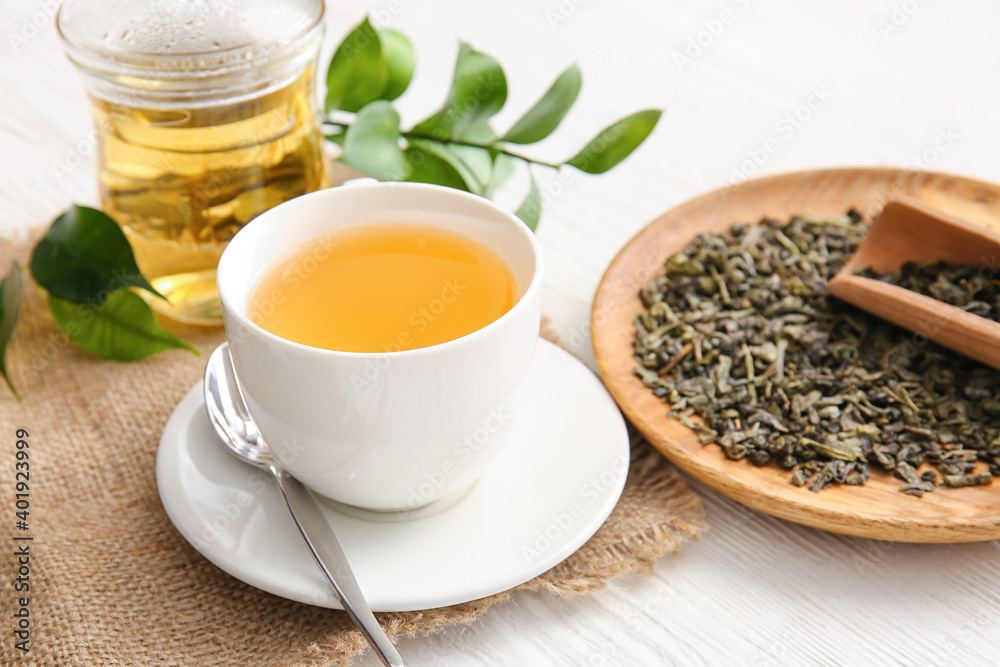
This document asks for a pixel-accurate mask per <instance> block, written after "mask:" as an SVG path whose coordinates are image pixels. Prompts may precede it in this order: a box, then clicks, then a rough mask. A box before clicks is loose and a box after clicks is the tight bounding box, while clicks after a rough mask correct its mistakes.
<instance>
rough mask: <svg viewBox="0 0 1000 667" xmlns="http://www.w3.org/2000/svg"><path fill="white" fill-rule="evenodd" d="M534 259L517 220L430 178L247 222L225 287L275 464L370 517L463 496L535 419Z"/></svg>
mask: <svg viewBox="0 0 1000 667" xmlns="http://www.w3.org/2000/svg"><path fill="white" fill-rule="evenodd" d="M541 265H542V259H541V250H540V248H539V245H538V242H537V241H536V239H535V237H534V235H533V234H532V233H531V231H530V230H529V229H528V228H527V227H526V226H525V225H524V223H522V222H521V221H520V220H518V219H517V218H516V217H515V216H513V215H512V214H510V213H508V212H506V211H504V210H502V209H500V208H499V207H497V206H496V205H494V204H493V203H492V202H490V201H488V200H486V199H483V198H481V197H477V196H475V195H470V194H468V193H464V192H460V191H457V190H453V189H449V188H444V187H439V186H434V185H425V184H418V183H371V184H357V185H355V184H349V185H347V186H342V187H339V188H332V189H328V190H321V191H318V192H315V193H311V194H307V195H303V196H301V197H298V198H296V199H293V200H291V201H288V202H285V203H283V204H281V205H279V206H277V207H275V208H273V209H270V210H268V211H266V212H265V213H263V214H261V215H260V216H259V217H257V218H256V219H254V220H253V221H252V222H251V223H249V224H248V225H247V226H246V227H245V228H244V229H243V230H242V231H240V233H239V234H238V235H237V236H236V237H235V238H234V239H233V240H232V241H231V242H230V244H229V246H228V247H227V248H226V250H225V252H224V253H223V255H222V259H221V261H220V263H219V269H218V287H219V295H220V297H221V300H222V306H223V316H224V320H225V324H226V335H227V338H228V340H229V349H230V353H231V355H232V358H233V365H234V367H235V369H236V375H237V379H238V381H239V385H240V388H241V390H242V392H243V394H244V398H245V399H246V403H247V406H248V408H249V409H250V413H251V415H252V416H253V418H254V421H255V422H256V423H257V425H258V427H259V428H260V430H261V434H262V435H263V437H264V439H265V440H266V441H267V443H268V445H269V446H270V447H271V449H272V451H273V453H274V455H275V457H276V458H277V459H278V461H279V462H280V463H281V464H282V465H283V466H284V467H285V468H286V469H287V470H288V471H289V472H290V473H291V474H292V475H294V476H295V477H297V478H298V479H299V480H301V481H302V482H303V483H304V484H305V485H307V486H309V487H310V488H312V489H313V490H314V491H316V492H318V493H319V494H321V495H323V496H326V497H328V498H331V499H333V500H336V501H339V502H341V503H345V504H347V505H352V506H355V507H361V508H364V509H368V510H378V511H405V510H411V509H416V508H418V507H423V506H426V505H428V504H430V503H434V502H437V501H441V500H442V499H445V498H448V497H454V495H455V494H457V493H459V492H461V491H463V490H464V489H466V488H468V487H469V486H470V485H471V484H472V483H474V482H475V481H476V480H477V479H478V478H479V477H481V476H482V475H483V474H484V473H485V472H486V471H487V469H488V467H489V465H490V463H491V462H492V461H493V460H494V459H495V458H496V457H497V455H498V454H499V453H500V452H501V451H502V449H503V447H504V445H505V444H506V442H507V441H508V440H509V439H510V437H511V436H512V422H513V419H514V418H515V416H516V415H518V414H519V413H521V412H522V411H523V410H524V409H525V408H526V406H524V405H522V403H523V401H522V400H521V399H523V398H524V392H519V391H518V389H519V388H520V387H521V385H522V384H523V383H524V380H525V378H526V377H527V375H528V371H529V369H530V367H531V363H532V359H533V356H534V351H535V346H536V343H537V340H538V327H539V317H540V314H539V297H540V295H539V290H540V282H541Z"/></svg>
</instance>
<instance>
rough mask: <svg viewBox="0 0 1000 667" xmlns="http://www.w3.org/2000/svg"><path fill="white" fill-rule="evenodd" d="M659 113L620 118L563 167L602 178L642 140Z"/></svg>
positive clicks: (657, 118) (650, 110)
mask: <svg viewBox="0 0 1000 667" xmlns="http://www.w3.org/2000/svg"><path fill="white" fill-rule="evenodd" d="M662 113H663V112H662V111H661V110H660V109H646V110H645V111H639V112H636V113H634V114H632V115H631V116H629V117H628V118H623V119H622V120H620V121H618V122H617V123H615V124H613V125H611V126H610V127H608V128H607V129H605V130H604V131H603V132H601V133H600V134H598V135H597V136H596V137H594V139H593V140H592V141H591V142H590V143H589V144H587V147H586V148H584V149H583V150H582V151H580V152H579V153H577V154H576V155H575V156H574V157H573V158H571V159H570V160H567V161H566V164H568V165H570V166H571V167H576V168H577V169H579V170H580V171H585V172H587V173H588V174H603V173H604V172H606V171H607V170H609V169H611V168H612V167H614V166H615V165H616V164H618V163H619V162H621V161H622V160H624V159H625V158H627V157H628V156H629V154H630V153H631V152H632V151H634V150H635V149H636V148H637V147H638V146H639V144H641V143H642V142H643V141H645V140H646V137H648V136H649V133H650V132H652V131H653V128H654V127H656V122H657V121H658V120H660V114H662Z"/></svg>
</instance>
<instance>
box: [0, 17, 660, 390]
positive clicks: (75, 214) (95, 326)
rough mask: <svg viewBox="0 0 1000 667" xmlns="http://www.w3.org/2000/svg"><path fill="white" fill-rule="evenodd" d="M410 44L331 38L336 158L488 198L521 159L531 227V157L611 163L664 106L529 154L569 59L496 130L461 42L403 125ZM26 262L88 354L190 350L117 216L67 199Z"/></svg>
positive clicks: (383, 36)
mask: <svg viewBox="0 0 1000 667" xmlns="http://www.w3.org/2000/svg"><path fill="white" fill-rule="evenodd" d="M415 68H416V52H415V50H414V48H413V44H412V43H411V42H410V40H409V39H408V38H407V37H406V35H404V34H402V33H401V32H398V31H396V30H391V29H388V28H375V27H374V26H372V24H371V23H370V22H369V21H368V20H367V19H365V20H364V21H362V22H361V24H360V25H358V26H357V27H356V28H354V29H353V30H352V31H351V32H350V33H349V34H348V35H347V37H346V38H345V39H344V41H343V42H341V44H340V45H339V46H338V47H337V50H336V52H335V53H334V55H333V58H332V59H331V61H330V65H329V68H328V70H327V74H326V84H327V93H326V99H325V104H324V107H325V117H324V130H325V132H326V138H327V139H328V140H329V141H331V142H333V143H335V144H337V145H338V146H340V148H341V154H340V158H339V159H340V160H341V161H342V162H344V163H346V164H348V165H350V166H351V167H353V168H355V169H357V170H358V171H361V172H363V173H365V174H368V175H370V176H374V177H375V178H378V179H381V180H386V181H414V182H421V183H433V184H437V185H443V186H447V187H450V188H456V189H460V190H466V191H468V192H473V193H475V194H478V195H482V196H485V197H491V196H492V195H493V194H494V193H495V192H496V190H497V188H499V187H500V185H502V184H503V183H504V182H505V181H506V180H507V179H508V178H509V177H510V176H511V175H512V174H513V173H514V172H515V171H516V170H517V169H518V168H519V167H521V168H524V169H526V170H527V172H528V193H527V195H526V196H525V198H524V201H523V202H522V203H521V205H520V206H519V207H518V209H517V211H516V214H517V215H518V216H519V217H520V218H521V219H522V220H524V222H525V224H527V225H528V227H530V228H531V229H532V230H535V229H536V228H537V226H538V223H539V220H540V219H541V214H542V195H541V190H540V189H539V187H538V182H537V181H536V179H535V174H534V173H533V172H532V168H539V167H542V168H551V169H563V168H565V167H572V168H574V169H578V170H580V171H583V172H585V173H588V174H602V173H604V172H606V171H608V170H609V169H612V168H614V167H615V166H616V165H618V164H619V163H620V162H621V161H622V160H624V159H625V158H627V157H628V156H629V155H630V154H631V153H632V151H634V150H635V149H636V148H637V147H638V146H639V145H640V144H642V142H643V141H645V139H646V137H648V136H649V133H650V132H652V131H653V128H654V127H656V124H657V122H658V121H659V119H660V114H661V111H660V110H659V109H647V110H644V111H639V112H637V113H634V114H632V115H630V116H628V117H626V118H623V119H622V120H619V121H618V122H616V123H614V124H612V125H611V126H609V127H607V128H605V129H604V130H602V131H601V132H599V133H598V134H597V136H595V137H594V138H593V139H592V140H591V141H590V142H588V143H587V145H586V146H585V147H584V148H583V149H582V150H581V151H579V152H578V153H577V154H576V155H574V156H573V157H571V158H569V159H568V160H565V161H563V162H553V161H548V160H542V159H538V158H535V157H531V156H529V155H526V154H524V153H523V152H522V150H521V148H520V147H521V146H526V145H530V144H534V143H537V142H539V141H542V140H543V139H545V138H546V137H548V136H549V135H551V134H552V133H553V132H554V131H555V130H556V129H557V128H558V127H559V125H560V124H561V123H562V121H563V119H564V118H565V117H566V114H567V113H569V111H570V109H571V108H572V107H573V104H574V103H575V102H576V99H577V97H578V95H579V94H580V87H581V85H582V83H583V76H582V74H581V73H580V69H579V67H577V66H576V65H570V66H569V67H568V68H566V70H565V71H563V72H562V73H561V74H560V75H559V76H558V77H557V78H556V80H555V81H554V82H553V83H552V85H551V86H550V87H549V89H548V90H547V91H546V92H545V94H544V95H542V97H541V98H540V99H539V100H538V101H537V102H536V103H535V104H534V105H533V106H532V107H531V108H530V109H528V110H527V111H526V112H525V113H524V114H522V115H521V117H520V118H519V119H518V120H517V121H516V122H515V123H514V124H513V125H512V126H511V127H510V129H508V130H507V131H506V132H504V133H503V134H499V133H498V132H497V131H496V130H494V129H493V127H492V126H491V125H490V121H491V119H492V118H493V117H494V116H495V115H496V114H497V113H498V112H499V111H500V110H501V109H502V108H503V107H504V104H505V103H506V102H507V77H506V75H505V74H504V71H503V68H502V67H501V66H500V64H499V63H498V62H497V61H496V60H494V59H493V58H492V57H490V56H489V55H487V54H485V53H481V52H479V51H476V50H475V49H473V48H472V47H471V46H469V45H468V44H466V43H461V44H460V46H459V50H458V59H457V60H456V62H455V72H454V76H453V77H452V82H451V88H450V89H449V91H448V95H447V97H446V98H445V100H444V103H443V104H442V105H441V107H440V108H439V109H438V110H437V111H435V112H434V113H433V114H431V115H430V116H428V117H427V118H425V119H424V120H422V121H420V122H419V123H417V124H416V125H414V126H413V127H412V128H410V129H408V130H407V129H403V128H401V127H400V117H399V113H398V112H397V111H396V110H395V108H393V105H392V102H393V100H395V99H397V98H398V97H399V96H400V95H402V94H403V93H404V92H406V90H407V89H408V88H409V86H410V83H411V81H412V80H413V73H414V70H415ZM29 269H30V271H31V273H32V275H33V276H34V278H35V281H36V282H37V283H38V285H39V286H40V287H42V288H43V289H44V290H45V291H46V293H47V299H48V306H49V311H50V312H51V314H52V316H53V319H54V320H55V322H56V324H57V325H58V326H59V328H60V329H62V331H63V332H65V333H66V334H67V335H68V336H69V337H70V338H71V339H72V340H74V341H75V342H76V343H78V344H79V345H80V346H81V347H83V348H84V349H86V350H87V351H89V352H90V353H92V354H94V355H96V356H98V357H100V358H102V359H113V360H117V361H135V360H138V359H144V358H145V357H148V356H149V355H152V354H156V353H158V352H162V351H164V350H169V349H183V350H188V351H191V352H194V353H195V354H197V353H198V352H197V350H196V349H195V348H194V347H192V346H191V345H190V344H188V343H186V342H185V341H183V340H181V339H180V338H178V337H177V336H175V335H174V334H173V333H171V332H170V331H168V330H167V329H165V328H164V327H163V326H162V325H161V324H160V323H159V322H158V321H157V319H156V316H155V315H154V313H153V310H152V309H151V308H150V306H149V304H148V303H146V301H145V300H144V299H143V298H142V297H141V296H139V294H137V293H136V290H144V291H146V292H148V293H149V294H151V295H153V297H155V298H164V297H163V295H162V294H160V293H159V292H157V291H156V289H155V288H154V287H153V285H152V284H150V282H149V281H148V280H147V279H146V278H145V277H143V275H142V273H141V272H140V271H139V267H138V266H137V265H136V261H135V256H134V255H133V253H132V249H131V247H130V246H129V244H128V240H127V239H126V238H125V235H124V234H123V233H122V231H121V229H120V228H119V226H118V225H117V224H115V222H114V220H112V219H111V218H110V217H109V216H107V215H106V214H105V213H103V212H101V211H99V210H96V209H93V208H87V207H85V206H74V207H72V208H70V209H69V210H67V211H66V212H65V213H63V214H62V215H60V216H59V217H58V218H56V220H55V221H54V222H53V223H52V225H51V227H50V228H49V230H48V232H47V233H46V235H45V237H44V238H42V240H41V241H39V243H38V245H37V246H36V247H35V249H34V251H33V253H32V255H31V262H30V266H29ZM22 282H23V281H22V278H21V267H19V266H18V265H17V264H15V265H14V267H13V269H11V271H10V273H8V275H7V276H6V277H5V278H4V279H3V280H2V281H0V374H2V375H3V378H4V380H5V381H6V383H7V386H8V387H9V388H10V390H11V392H12V393H13V394H14V395H15V396H16V397H18V398H20V395H19V394H18V392H17V389H16V388H15V387H14V384H13V382H12V380H11V377H10V372H9V367H8V364H7V348H8V347H9V344H10V341H11V338H12V336H13V334H14V328H15V326H16V325H17V319H18V312H19V310H20V305H21V292H22V287H23V285H22Z"/></svg>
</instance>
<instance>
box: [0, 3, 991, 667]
mask: <svg viewBox="0 0 1000 667" xmlns="http://www.w3.org/2000/svg"><path fill="white" fill-rule="evenodd" d="M50 4H51V5H54V4H55V2H54V0H21V1H19V2H17V3H14V2H13V1H9V2H5V3H3V5H2V6H0V40H2V43H0V92H2V94H0V234H3V235H7V236H13V237H20V236H22V235H23V234H24V233H25V232H26V230H30V229H33V228H36V227H38V226H40V225H44V224H47V223H48V222H50V221H51V219H52V218H53V217H54V216H55V214H57V213H58V212H59V211H61V210H62V209H63V208H65V207H66V206H67V205H68V204H69V203H70V202H73V201H78V202H83V203H96V191H95V171H94V164H93V156H92V142H93V130H92V127H91V122H90V117H89V114H88V111H87V108H86V106H85V101H84V96H83V92H82V90H81V87H80V84H79V81H78V79H77V77H76V74H75V72H74V71H73V69H72V68H71V66H70V64H69V62H68V61H67V60H66V59H65V58H64V57H63V55H62V53H61V52H60V49H59V45H58V41H57V39H56V35H55V31H54V29H53V27H52V23H51V20H49V19H47V18H46V17H45V16H44V15H45V14H46V13H47V12H48V13H51V9H52V8H51V6H50ZM328 4H329V6H328V14H329V32H328V35H327V44H326V53H329V52H330V51H331V50H332V48H333V45H334V44H335V43H337V42H339V40H340V38H341V37H342V36H343V35H344V33H345V32H346V31H347V30H348V28H349V27H351V26H353V25H354V24H356V23H357V22H358V21H359V20H360V18H361V16H362V13H363V12H364V11H365V9H366V8H367V10H368V11H370V12H372V13H373V16H374V18H375V19H376V22H377V23H379V24H382V25H385V24H386V23H388V24H390V25H392V26H393V27H395V28H399V29H401V30H403V31H404V32H406V33H407V34H409V35H410V36H411V37H412V38H413V40H414V42H415V44H416V47H417V52H418V57H419V64H418V73H417V77H416V79H415V81H414V84H413V86H412V87H411V90H410V92H408V93H407V95H406V96H405V97H404V98H403V99H402V100H401V108H402V111H403V116H404V123H412V122H414V121H416V120H419V119H420V118H421V117H423V116H424V115H426V114H427V113H429V112H430V111H432V110H433V109H435V108H436V107H437V105H438V104H439V103H440V101H441V99H442V98H443V96H444V94H445V91H446V90H447V86H448V83H449V80H450V76H451V69H452V65H453V58H454V55H455V52H456V50H457V43H458V38H459V37H461V38H462V39H464V40H466V41H469V42H471V43H472V44H474V45H475V46H476V47H477V48H478V49H480V50H484V51H486V52H488V53H490V54H492V55H494V56H495V57H497V58H498V60H499V61H500V62H501V63H502V64H503V65H504V66H505V68H506V71H507V75H508V80H509V83H510V95H509V101H508V107H509V108H508V109H507V110H505V111H504V112H502V113H501V114H500V116H499V117H498V126H499V127H506V126H507V125H508V124H510V123H512V122H513V120H514V119H515V118H516V117H517V115H519V113H520V112H521V111H523V110H524V109H526V108H527V106H528V105H530V104H531V103H532V102H533V101H534V100H535V99H536V97H537V96H538V95H540V94H541V92H542V91H543V90H545V88H546V87H547V86H548V84H549V83H550V82H551V80H552V79H553V78H554V77H555V76H556V75H557V74H558V73H559V72H560V71H561V70H562V69H563V68H564V67H565V66H566V65H568V64H569V63H570V62H572V61H574V60H576V61H577V62H579V63H580V65H581V67H582V69H583V72H584V88H583V91H582V94H581V97H580V101H579V102H578V104H577V107H576V108H575V109H574V110H573V111H572V112H571V114H570V116H569V117H568V119H567V121H566V123H565V125H566V127H564V128H563V129H562V131H560V132H559V133H558V135H557V136H554V137H551V138H550V139H548V140H546V141H545V142H544V143H543V144H540V145H539V146H538V147H532V149H531V150H532V151H533V152H534V153H537V155H538V156H539V157H542V158H548V159H560V158H565V157H568V156H569V155H571V154H572V152H574V151H575V149H577V148H579V147H580V146H581V145H582V144H583V142H584V141H585V140H586V139H588V138H589V137H590V136H591V135H593V134H594V133H595V132H596V131H597V130H598V129H599V128H600V127H603V126H604V125H606V124H607V123H608V122H610V121H611V120H612V119H614V118H617V117H619V116H621V115H624V114H626V113H628V112H631V111H633V110H636V109H638V108H642V107H648V106H665V107H666V108H667V113H666V114H665V115H664V118H663V120H662V121H661V124H660V126H659V127H658V128H657V130H656V131H655V133H654V134H653V135H652V136H651V138H650V140H649V141H648V142H647V144H646V145H644V146H643V147H642V148H641V149H640V150H639V152H637V153H636V154H635V155H634V156H633V157H632V158H631V159H630V160H629V161H628V162H626V163H625V164H624V165H623V166H621V167H619V168H618V169H616V170H615V171H613V172H611V173H609V174H607V175H605V176H603V177H600V178H593V177H589V176H585V175H581V174H576V173H574V174H573V178H572V181H571V182H570V183H569V184H568V185H566V186H564V187H563V188H562V192H557V184H556V181H555V178H554V174H549V173H543V172H540V175H541V176H542V179H543V182H544V186H545V187H547V188H548V191H549V192H550V194H551V199H552V203H551V205H550V206H549V207H548V210H547V211H546V213H545V214H544V218H543V221H542V227H541V229H540V232H539V238H540V239H541V241H542V244H543V246H544V247H545V252H546V261H547V275H546V280H545V304H544V309H545V312H547V313H548V314H549V315H550V316H551V317H552V318H553V319H554V321H555V324H556V325H557V327H558V329H559V331H560V333H561V334H562V336H563V337H564V339H566V340H567V341H568V342H569V343H570V344H571V345H572V346H573V347H574V348H575V349H576V350H577V351H578V353H579V354H581V355H582V356H583V357H584V358H585V359H588V360H589V361H590V362H592V360H593V359H592V356H591V354H590V351H589V338H588V335H587V333H588V331H587V320H588V310H589V305H590V300H591V297H592V295H593V292H594V289H595V287H596V285H597V282H598V280H599V278H600V276H601V273H602V271H603V269H604V267H605V266H606V265H607V264H608V262H609V261H610V260H611V258H612V257H613V256H614V254H615V252H616V251H617V249H618V248H619V247H621V245H622V244H624V243H625V241H626V240H627V239H628V238H629V237H630V236H631V235H632V234H634V233H635V232H636V231H637V230H638V229H639V228H640V227H641V226H643V225H644V224H645V223H647V222H648V221H650V220H651V219H653V218H654V217H656V216H657V215H658V214H659V213H661V212H662V211H664V210H666V209H668V208H670V207H672V206H674V205H675V204H678V203H680V202H682V201H684V200H686V199H688V198H690V197H692V196H694V195H696V194H699V193H701V192H703V191H705V190H708V189H711V188H714V187H717V186H719V185H723V184H726V183H729V182H730V181H731V180H732V179H733V178H744V177H746V176H756V175H760V174H766V173H773V172H779V171H785V170H791V169H799V168H803V167H819V166H831V165H865V164H868V165H872V164H888V165H910V166H915V167H922V168H928V169H935V170H944V171H953V172H959V173H964V174H969V175H973V176H976V177H979V178H983V179H988V180H993V181H998V180H1000V157H998V148H1000V144H998V139H1000V85H998V84H1000V41H998V40H997V31H998V29H1000V4H998V3H996V2H995V0H977V1H973V0H959V1H956V2H950V3H944V2H926V0H840V1H839V2H828V3H821V2H815V1H812V2H802V1H798V2H796V1H794V0H713V1H712V2H708V3H681V2H679V1H678V0H674V1H669V2H668V1H664V0H642V1H640V0H629V1H626V0H617V1H616V0H543V1H542V2H531V1H530V0H507V2H503V3H499V2H498V3H486V2H468V1H466V2H461V1H460V0H420V1H419V2H418V1H417V0H388V1H387V0H362V1H361V2H350V3H348V2H340V1H337V0H333V1H330V0H328ZM33 20H38V21H39V22H40V23H42V24H43V27H42V28H39V29H36V28H34V27H33V26H32V22H33ZM12 34H13V35H17V36H18V37H19V38H24V39H23V40H22V39H16V38H14V39H12V37H11V35H12ZM15 43H16V44H15ZM15 46H16V47H17V48H15ZM325 59H326V55H324V62H325ZM74 156H76V157H74ZM71 163H72V164H76V163H79V165H78V166H75V167H71V168H70V169H69V171H68V173H60V172H61V171H64V170H59V169H57V166H58V165H60V164H64V165H68V164H71ZM523 187H524V183H523V182H522V183H520V184H519V183H517V182H512V183H511V185H510V187H509V188H508V190H507V191H506V193H505V194H506V198H505V199H504V200H503V201H504V202H505V203H509V204H514V203H516V201H515V200H516V199H517V198H518V195H519V194H520V193H519V188H523ZM695 486H696V489H697V490H698V492H699V493H700V494H701V496H702V498H703V499H704V501H705V504H706V506H707V509H708V519H709V522H710V524H711V526H712V529H711V531H710V532H709V533H707V534H706V535H705V536H704V537H703V538H702V539H701V541H700V542H698V543H695V544H691V545H689V546H687V547H685V549H684V553H683V555H681V556H678V557H667V558H665V559H663V560H662V561H661V562H660V563H659V564H658V566H657V567H656V571H655V575H654V576H652V577H640V576H628V577H621V578H620V579H617V580H615V581H614V582H613V583H612V585H611V586H610V587H609V589H608V590H607V591H604V592H600V593H597V594H593V595H588V596H585V597H582V598H577V599H558V598H555V597H553V596H551V595H549V594H545V593H535V594H518V595H516V596H515V598H514V603H513V604H510V605H505V606H501V607H497V608H494V609H493V610H491V611H490V612H489V614H488V615H487V616H486V617H485V619H484V620H483V622H481V623H477V624H475V625H474V626H472V627H455V628H452V629H450V630H448V631H446V632H443V633H441V634H438V635H434V636H432V637H420V638H415V639H409V640H404V641H403V642H402V644H401V647H400V648H401V651H402V652H403V654H404V655H406V656H409V657H410V659H411V664H413V665H547V664H559V665H586V666H591V665H594V666H596V665H660V664H672V665H702V664H706V665H730V664H749V665H779V664H817V665H838V664H845V665H846V664H851V665H857V664H893V665H898V664H918V663H919V664H932V665H967V664H983V665H986V664H996V663H997V662H998V661H1000V568H998V567H997V563H998V562H1000V543H997V542H994V543H981V544H970V545H955V546H933V545H927V546H920V545H904V544H891V543H879V542H873V541H869V540H862V539H853V538H847V537H840V536H836V535H831V534H826V533H822V532H819V531H815V530H811V529H808V528H802V527H799V526H796V525H793V524H789V523H785V522H783V521H780V520H777V519H773V518H770V517H767V516H764V515H760V514H757V513H755V512H752V511H749V510H744V509H743V508H741V507H740V506H738V505H736V504H735V503H733V502H731V501H729V500H728V499H726V498H724V497H722V496H720V495H719V494H717V493H715V492H713V491H710V490H708V489H706V488H704V487H702V486H698V485H695ZM359 664H361V665H375V664H377V663H376V661H375V660H374V659H373V658H371V656H366V658H365V659H363V660H360V661H359Z"/></svg>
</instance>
